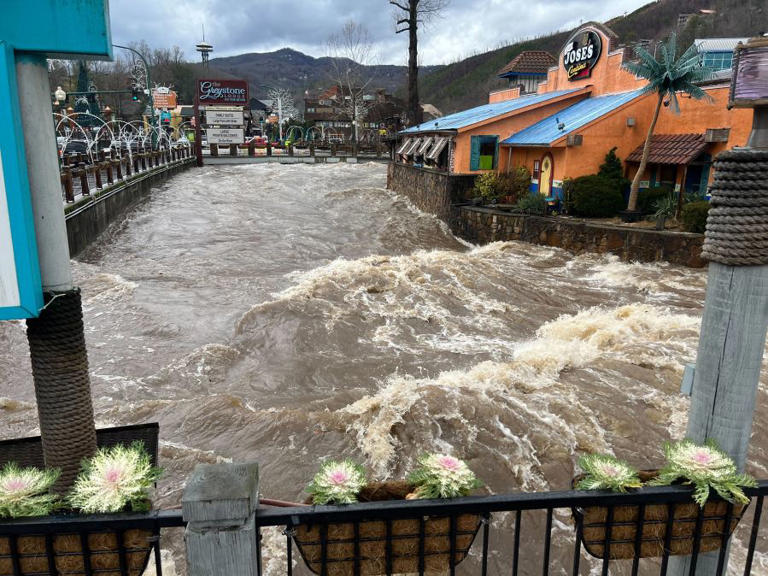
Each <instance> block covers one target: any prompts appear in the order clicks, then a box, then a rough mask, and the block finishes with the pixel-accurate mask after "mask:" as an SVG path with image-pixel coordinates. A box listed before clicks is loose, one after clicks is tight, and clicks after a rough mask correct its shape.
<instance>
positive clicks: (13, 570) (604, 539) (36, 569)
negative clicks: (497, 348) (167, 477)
mask: <svg viewBox="0 0 768 576" xmlns="http://www.w3.org/2000/svg"><path fill="white" fill-rule="evenodd" d="M746 493H747V494H748V496H750V498H751V499H752V502H751V503H750V508H751V509H752V512H751V513H750V514H744V518H743V519H742V526H741V530H742V533H740V534H738V535H737V536H736V538H737V539H740V540H741V541H742V545H741V546H740V547H739V553H738V554H734V553H733V551H732V553H731V559H730V569H729V574H731V573H737V574H744V575H745V576H748V575H757V574H762V573H763V572H761V571H760V570H761V568H756V567H755V557H756V554H758V551H757V548H758V544H759V543H760V544H763V545H765V542H764V540H765V534H762V531H761V516H762V509H763V504H764V499H765V496H766V495H768V480H767V481H761V482H760V483H759V485H758V487H757V488H750V489H748V490H746ZM719 504H722V506H721V508H722V513H721V514H719V515H717V516H711V515H710V516H706V512H705V511H704V510H702V509H700V508H699V507H698V506H696V505H695V504H693V503H692V502H691V491H690V489H687V488H685V487H680V486H672V487H659V488H645V489H643V490H640V491H637V492H633V493H627V494H611V493H604V492H598V493H595V492H579V491H566V492H543V493H515V494H500V495H492V496H474V497H467V498H458V499H455V500H408V501H406V500H391V501H383V502H365V503H358V504H353V505H348V506H300V507H299V506H294V507H275V506H261V507H260V508H259V510H258V512H257V514H256V526H257V535H258V536H257V538H258V542H259V546H258V559H257V562H258V573H259V574H264V570H263V566H262V564H263V563H264V560H265V559H264V554H263V551H262V546H261V544H262V540H263V532H264V530H268V529H270V528H277V529H278V530H280V532H281V533H282V535H283V536H282V537H284V538H285V540H284V542H285V549H284V568H285V573H286V574H288V575H289V576H292V575H293V574H294V572H303V573H307V572H308V571H312V572H314V573H316V574H318V575H319V576H344V575H346V574H349V575H351V576H359V575H370V574H393V573H399V572H412V573H419V574H425V573H434V572H443V573H450V574H451V576H454V575H455V574H456V573H457V570H459V571H460V572H461V573H463V574H470V573H471V574H477V573H478V572H479V574H480V575H482V576H486V575H487V574H489V573H493V574H497V573H498V574H505V575H511V576H520V575H523V574H526V575H527V574H543V575H544V576H546V575H548V574H555V573H557V574H566V573H568V574H572V575H578V574H593V573H596V572H597V573H601V574H603V575H608V574H611V573H619V574H622V575H625V574H632V575H633V576H636V575H638V574H654V575H655V574H659V575H661V576H665V575H666V574H667V571H668V569H669V559H670V557H671V556H672V555H673V554H676V553H680V550H687V553H688V554H689V555H690V557H691V561H690V563H689V568H688V574H690V575H694V574H695V573H696V569H697V566H698V564H699V561H700V559H701V557H702V554H703V553H704V552H705V551H706V550H710V554H712V555H714V556H713V558H715V561H716V574H718V575H721V574H724V573H725V570H726V561H725V560H726V550H727V549H728V548H727V547H728V544H729V542H730V541H731V539H732V535H733V534H734V532H733V530H732V529H731V527H732V526H733V525H734V524H735V522H736V521H737V518H738V517H739V516H740V515H741V514H742V512H743V511H742V510H741V508H740V507H738V506H734V505H731V504H728V503H723V502H720V503H719ZM692 506H693V507H695V509H696V510H699V512H698V513H696V514H694V515H690V516H684V517H680V516H679V515H678V514H677V512H678V511H679V510H683V509H688V508H690V507H692ZM659 509H664V510H665V513H664V514H662V515H661V517H659V516H654V515H653V514H650V511H651V510H656V511H657V512H658V511H659ZM590 510H592V511H594V510H599V511H602V512H601V514H599V515H598V516H600V518H599V520H598V521H597V522H594V521H591V520H590V519H589V514H588V511H590ZM629 510H632V511H633V512H632V514H633V517H632V519H631V520H626V519H624V520H622V519H621V518H622V515H625V516H626V514H627V511H629ZM748 510H749V509H748ZM560 511H565V515H566V516H568V517H569V518H571V521H570V522H568V523H564V522H562V521H561V520H559V519H558V517H559V516H563V514H562V513H560ZM566 524H568V525H567V526H566ZM680 524H682V525H683V527H682V528H680V526H679V525H680ZM708 524H709V526H708ZM661 525H663V526H664V528H665V530H663V531H661V532H659V530H658V528H659V527H660V526H661ZM676 525H677V526H676ZM184 526H185V522H184V519H183V517H182V513H181V510H178V509H175V510H160V511H152V512H147V513H130V514H111V515H91V516H55V517H46V518H30V519H20V520H14V521H9V522H2V523H0V574H4V575H5V574H8V575H11V574H12V575H13V576H42V575H45V574H62V573H65V574H68V575H72V576H74V575H80V574H82V575H85V576H98V575H101V576H118V575H120V576H138V575H139V574H141V573H142V571H143V570H144V568H145V567H146V565H147V563H148V562H149V559H150V552H152V551H154V563H155V571H156V574H157V576H162V562H161V554H160V548H161V542H160V535H161V531H162V530H164V529H169V528H181V527H184ZM565 528H567V530H565ZM627 528H631V529H632V536H631V538H630V537H621V536H619V537H616V535H617V534H619V533H620V532H621V531H622V530H626V529H627ZM594 529H598V530H599V533H600V534H601V537H600V538H595V537H594V535H593V536H592V537H588V536H587V533H588V532H589V531H590V530H594ZM564 530H565V531H564ZM476 535H478V537H476ZM553 535H554V537H553ZM761 536H762V537H761ZM715 540H717V546H716V547H714V548H716V549H713V541H715ZM137 542H140V544H137ZM681 543H683V544H685V543H687V544H686V545H687V546H688V548H685V546H683V548H681V547H680V546H681ZM649 545H652V546H658V554H654V555H653V556H654V557H653V558H648V557H647V556H648V554H647V550H646V547H647V546H649ZM295 546H298V551H299V556H300V557H301V559H298V558H297V555H296V554H295V552H294V547H295ZM595 546H597V547H598V550H597V552H598V553H599V554H600V555H601V556H602V558H598V559H595V558H594V557H590V554H594V553H595ZM731 548H732V549H733V548H734V547H733V546H731ZM590 549H591V552H590ZM620 549H621V550H623V552H622V553H621V554H620V556H621V557H619V558H617V557H616V551H617V550H620ZM612 550H613V552H612ZM627 550H629V551H631V552H633V553H632V554H627ZM276 553H277V554H278V555H279V556H280V557H283V554H280V552H279V551H278V550H276V547H275V546H270V548H269V554H272V555H274V554H276ZM567 557H569V558H567ZM641 557H642V558H641ZM467 559H469V560H467ZM268 560H270V561H271V566H272V567H273V569H274V567H275V563H274V560H275V558H268ZM302 560H303V562H302ZM465 560H467V561H466V563H465V564H464V565H461V566H459V564H460V563H461V562H462V561H465ZM302 564H303V565H304V566H302ZM734 570H735V572H734ZM272 572H274V570H273V571H272Z"/></svg>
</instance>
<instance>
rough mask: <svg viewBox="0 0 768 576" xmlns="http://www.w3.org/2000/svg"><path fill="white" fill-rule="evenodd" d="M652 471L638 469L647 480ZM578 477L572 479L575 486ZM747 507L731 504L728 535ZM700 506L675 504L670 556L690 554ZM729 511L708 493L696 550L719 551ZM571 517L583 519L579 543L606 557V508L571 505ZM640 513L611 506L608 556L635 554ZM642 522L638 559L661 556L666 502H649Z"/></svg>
mask: <svg viewBox="0 0 768 576" xmlns="http://www.w3.org/2000/svg"><path fill="white" fill-rule="evenodd" d="M657 474H658V472H657V471H655V470H651V471H641V472H640V479H641V480H642V481H643V482H647V481H649V480H651V479H653V478H655V477H656V476H657ZM579 479H580V477H579V478H576V479H574V481H573V484H574V485H575V484H576V483H577V482H578V481H579ZM746 509H747V505H744V504H734V505H733V509H732V512H731V521H730V526H729V527H728V534H729V535H730V534H732V533H733V531H734V530H735V529H736V525H737V524H738V523H739V520H741V517H742V515H743V514H744V512H745V510H746ZM699 510H700V507H699V505H698V504H696V503H695V502H693V501H691V502H690V503H685V504H677V505H676V506H675V510H674V520H673V522H674V523H673V525H672V540H671V543H670V551H669V553H670V555H671V556H676V555H690V554H692V553H693V540H694V538H693V535H694V532H695V530H696V519H697V517H698V515H699ZM727 510H728V502H726V501H725V500H722V499H720V498H719V497H717V496H711V497H710V499H709V500H708V501H707V503H706V504H705V505H704V509H703V521H702V525H701V541H700V544H699V552H701V553H703V552H712V551H713V550H719V549H720V547H721V545H722V542H723V534H724V532H725V530H726V526H725V516H726V514H727ZM573 514H574V517H575V518H576V519H577V521H581V522H583V531H582V537H581V540H582V543H583V544H584V548H585V549H586V550H587V552H589V554H591V555H592V556H595V557H597V558H603V557H605V545H606V540H607V534H608V531H607V526H608V522H607V520H608V508H606V507H602V506H592V507H588V508H574V510H573ZM639 516H640V507H639V506H616V507H614V509H613V521H612V522H611V538H610V556H611V559H615V560H620V559H628V558H634V557H635V539H636V537H637V527H638V526H637V524H638V520H639ZM643 519H644V524H643V532H642V536H641V538H642V540H641V546H640V554H639V557H640V558H651V557H657V556H663V555H664V542H665V540H666V536H667V521H668V519H669V508H668V506H667V505H666V504H648V505H646V507H645V513H644V514H643Z"/></svg>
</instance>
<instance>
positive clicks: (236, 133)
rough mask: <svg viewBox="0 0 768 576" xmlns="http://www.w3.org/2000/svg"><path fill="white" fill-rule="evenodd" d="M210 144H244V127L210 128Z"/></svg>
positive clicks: (208, 132) (208, 130)
mask: <svg viewBox="0 0 768 576" xmlns="http://www.w3.org/2000/svg"><path fill="white" fill-rule="evenodd" d="M206 132H207V134H208V144H242V143H243V141H244V138H243V129H242V128H208V129H207V130H206Z"/></svg>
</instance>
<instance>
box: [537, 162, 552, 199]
mask: <svg viewBox="0 0 768 576" xmlns="http://www.w3.org/2000/svg"><path fill="white" fill-rule="evenodd" d="M553 176H554V162H553V161H552V154H550V153H549V152H547V153H546V154H544V157H543V158H542V159H541V174H540V175H539V194H541V195H542V196H552V177H553Z"/></svg>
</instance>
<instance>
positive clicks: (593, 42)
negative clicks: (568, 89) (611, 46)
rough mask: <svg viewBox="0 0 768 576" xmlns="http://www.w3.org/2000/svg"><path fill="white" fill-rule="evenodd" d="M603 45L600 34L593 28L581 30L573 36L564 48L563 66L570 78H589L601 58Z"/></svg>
mask: <svg viewBox="0 0 768 576" xmlns="http://www.w3.org/2000/svg"><path fill="white" fill-rule="evenodd" d="M601 47H602V42H601V41H600V35H599V34H598V33H597V32H595V31H593V30H581V31H579V32H577V33H576V34H574V35H573V36H571V39H570V40H568V42H567V43H566V45H565V50H563V67H564V68H565V71H566V73H567V74H568V80H580V79H581V78H589V77H590V76H591V75H592V68H594V67H595V64H597V60H598V58H600V49H601Z"/></svg>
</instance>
